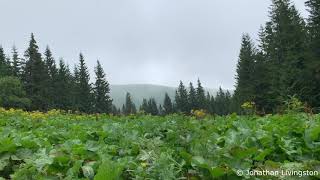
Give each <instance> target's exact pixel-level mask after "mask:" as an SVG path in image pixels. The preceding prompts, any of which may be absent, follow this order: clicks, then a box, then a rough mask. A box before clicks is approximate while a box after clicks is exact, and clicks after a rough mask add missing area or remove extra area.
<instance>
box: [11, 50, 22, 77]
mask: <svg viewBox="0 0 320 180" xmlns="http://www.w3.org/2000/svg"><path fill="white" fill-rule="evenodd" d="M22 68H23V61H22V59H21V58H19V54H18V50H17V48H16V47H15V46H13V47H12V75H13V76H15V77H17V78H21V75H22Z"/></svg>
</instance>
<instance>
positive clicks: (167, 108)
mask: <svg viewBox="0 0 320 180" xmlns="http://www.w3.org/2000/svg"><path fill="white" fill-rule="evenodd" d="M163 113H164V114H165V115H167V114H171V113H173V105H172V101H171V99H170V97H169V95H168V93H165V95H164V101H163Z"/></svg>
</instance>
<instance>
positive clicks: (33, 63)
mask: <svg viewBox="0 0 320 180" xmlns="http://www.w3.org/2000/svg"><path fill="white" fill-rule="evenodd" d="M25 57H26V65H25V68H24V73H23V78H22V79H23V82H24V87H25V89H26V93H27V97H28V98H29V99H30V100H31V109H32V110H47V109H48V99H47V97H48V93H47V92H48V89H47V79H48V74H47V71H46V67H45V63H44V62H43V60H42V57H41V54H40V53H39V47H38V45H37V42H36V40H35V38H34V35H33V34H31V40H30V43H29V47H28V49H27V50H26V52H25Z"/></svg>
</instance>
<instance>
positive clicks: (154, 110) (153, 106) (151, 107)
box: [147, 98, 159, 116]
mask: <svg viewBox="0 0 320 180" xmlns="http://www.w3.org/2000/svg"><path fill="white" fill-rule="evenodd" d="M147 113H150V114H151V115H154V116H155V115H158V114H159V110H158V106H157V103H156V100H155V99H154V98H150V99H149V101H148V109H147Z"/></svg>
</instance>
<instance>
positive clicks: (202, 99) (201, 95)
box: [196, 79, 207, 109]
mask: <svg viewBox="0 0 320 180" xmlns="http://www.w3.org/2000/svg"><path fill="white" fill-rule="evenodd" d="M196 95H197V108H198V109H206V104H207V103H206V95H205V91H204V89H203V87H202V85H201V82H200V79H198V86H197V92H196Z"/></svg>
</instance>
